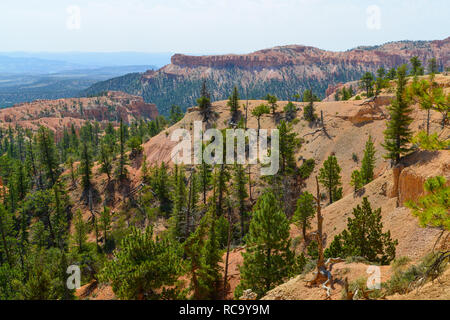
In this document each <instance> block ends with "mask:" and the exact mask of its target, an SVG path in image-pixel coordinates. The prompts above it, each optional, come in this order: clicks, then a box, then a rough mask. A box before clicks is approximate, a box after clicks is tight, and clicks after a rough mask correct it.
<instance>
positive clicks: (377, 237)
mask: <svg viewBox="0 0 450 320" xmlns="http://www.w3.org/2000/svg"><path fill="white" fill-rule="evenodd" d="M353 216H354V217H353V218H348V221H347V230H344V231H343V232H342V233H341V234H339V235H337V236H336V237H335V238H334V240H333V242H332V243H331V245H330V247H329V248H328V249H327V250H325V256H326V257H341V258H345V257H350V256H358V257H363V258H365V259H367V260H368V261H370V262H378V263H381V264H389V263H390V262H391V261H392V260H393V259H394V258H395V247H396V245H397V244H398V241H397V240H392V239H391V233H390V231H387V232H385V233H383V224H382V223H381V208H379V209H377V210H374V211H373V210H372V208H371V206H370V202H369V201H368V200H367V197H364V198H363V203H362V206H360V205H358V206H357V207H356V208H354V209H353Z"/></svg>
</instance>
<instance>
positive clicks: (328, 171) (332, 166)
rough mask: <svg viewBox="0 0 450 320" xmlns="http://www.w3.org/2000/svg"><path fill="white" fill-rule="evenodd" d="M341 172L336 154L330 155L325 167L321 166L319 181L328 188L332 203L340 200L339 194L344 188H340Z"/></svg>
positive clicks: (324, 164)
mask: <svg viewBox="0 0 450 320" xmlns="http://www.w3.org/2000/svg"><path fill="white" fill-rule="evenodd" d="M340 173H341V167H339V164H338V162H337V158H336V156H334V155H331V156H329V157H328V159H327V160H325V162H324V163H323V168H320V173H319V182H320V183H321V184H322V185H323V186H324V187H325V188H326V189H327V190H328V195H329V199H330V204H332V203H333V202H335V201H337V200H339V199H340V197H339V194H341V193H342V188H339V187H340V186H341V185H342V183H341V175H340ZM340 190H341V191H340Z"/></svg>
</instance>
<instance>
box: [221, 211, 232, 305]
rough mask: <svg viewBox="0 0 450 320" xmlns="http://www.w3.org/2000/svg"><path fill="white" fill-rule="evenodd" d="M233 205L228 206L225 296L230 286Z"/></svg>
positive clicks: (224, 296) (224, 279) (224, 278)
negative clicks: (229, 266) (229, 263)
mask: <svg viewBox="0 0 450 320" xmlns="http://www.w3.org/2000/svg"><path fill="white" fill-rule="evenodd" d="M231 226H232V221H231V206H228V239H227V255H226V258H225V270H224V276H223V298H224V299H225V298H226V296H227V286H228V260H229V256H230V246H231Z"/></svg>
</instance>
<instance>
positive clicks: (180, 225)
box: [171, 167, 187, 242]
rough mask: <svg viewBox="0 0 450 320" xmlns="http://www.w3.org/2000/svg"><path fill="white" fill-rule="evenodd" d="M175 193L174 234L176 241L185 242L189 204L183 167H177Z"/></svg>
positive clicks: (173, 210) (173, 211)
mask: <svg viewBox="0 0 450 320" xmlns="http://www.w3.org/2000/svg"><path fill="white" fill-rule="evenodd" d="M175 170H176V176H175V190H174V191H175V193H174V197H173V209H172V217H171V219H172V226H171V227H172V234H173V237H174V239H176V240H178V241H180V242H183V241H184V240H186V239H185V232H184V230H185V229H184V227H185V224H186V221H185V210H186V204H187V194H186V183H185V180H186V176H185V172H184V168H183V167H180V168H178V167H175Z"/></svg>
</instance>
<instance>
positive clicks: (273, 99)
mask: <svg viewBox="0 0 450 320" xmlns="http://www.w3.org/2000/svg"><path fill="white" fill-rule="evenodd" d="M266 100H267V102H268V103H269V105H270V108H271V109H272V114H275V110H276V109H277V107H278V106H277V101H278V98H277V97H276V96H274V95H271V94H268V95H267V96H266Z"/></svg>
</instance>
